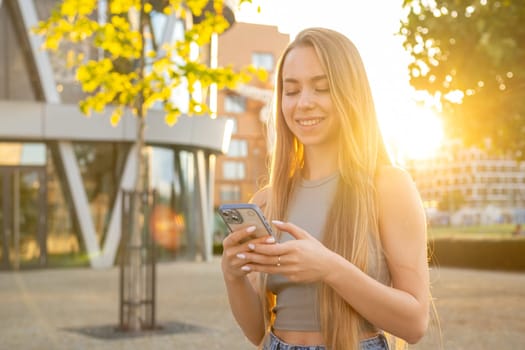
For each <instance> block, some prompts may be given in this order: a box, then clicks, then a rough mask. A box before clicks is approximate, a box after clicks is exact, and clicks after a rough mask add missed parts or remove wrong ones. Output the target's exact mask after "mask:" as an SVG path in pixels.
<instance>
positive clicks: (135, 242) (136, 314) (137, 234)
mask: <svg viewBox="0 0 525 350" xmlns="http://www.w3.org/2000/svg"><path fill="white" fill-rule="evenodd" d="M143 9H144V0H141V4H140V20H139V30H140V31H141V36H140V37H141V41H142V54H141V56H140V59H139V81H143V79H144V64H145V62H144V46H145V45H144V44H145V43H144V25H145V18H144V11H143ZM143 105H144V94H143V92H141V93H140V95H139V98H138V101H137V107H136V108H137V116H136V117H137V119H138V123H137V139H136V140H135V151H136V152H137V167H136V175H137V177H136V179H135V188H134V192H135V195H134V196H133V200H132V206H131V208H132V218H131V222H132V225H131V230H130V231H131V235H130V245H131V250H130V252H129V253H130V256H129V257H130V258H129V264H130V281H129V282H130V288H131V295H130V306H129V309H128V310H129V329H130V330H131V331H140V330H141V329H142V321H143V320H141V310H142V301H143V299H144V296H143V292H144V290H145V286H144V282H145V281H144V280H145V276H144V273H143V271H142V270H143V265H144V264H143V261H142V245H143V237H142V230H141V229H142V228H143V227H146V226H145V225H147V223H146V222H145V220H144V219H145V215H144V214H145V212H146V211H145V210H144V208H141V206H142V205H143V204H144V201H142V200H141V196H142V194H145V193H146V192H147V190H148V185H149V184H148V176H147V164H148V155H147V152H146V146H145V138H144V130H145V124H146V120H145V118H146V115H145V111H144V108H143Z"/></svg>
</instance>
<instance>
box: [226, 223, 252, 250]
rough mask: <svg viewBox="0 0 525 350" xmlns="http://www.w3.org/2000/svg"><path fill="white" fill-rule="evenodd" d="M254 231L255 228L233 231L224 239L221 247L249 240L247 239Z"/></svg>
mask: <svg viewBox="0 0 525 350" xmlns="http://www.w3.org/2000/svg"><path fill="white" fill-rule="evenodd" d="M255 229H256V227H255V226H248V227H246V228H244V229H241V230H237V231H233V232H232V233H230V234H229V235H227V236H226V237H225V238H224V240H223V241H222V245H223V246H224V247H231V246H235V245H239V244H240V243H241V242H243V241H245V240H247V239H249V237H251V236H252V235H253V232H254V231H255Z"/></svg>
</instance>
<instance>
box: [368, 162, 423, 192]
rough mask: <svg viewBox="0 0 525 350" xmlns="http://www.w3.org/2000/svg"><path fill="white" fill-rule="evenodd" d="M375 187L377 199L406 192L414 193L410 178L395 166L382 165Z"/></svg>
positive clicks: (412, 181) (413, 184)
mask: <svg viewBox="0 0 525 350" xmlns="http://www.w3.org/2000/svg"><path fill="white" fill-rule="evenodd" d="M375 185H376V189H377V193H378V195H379V197H382V196H383V195H389V194H396V193H401V192H405V193H406V191H407V190H408V191H416V192H417V190H416V187H415V183H414V180H413V179H412V176H411V175H410V174H409V173H408V171H406V170H405V169H403V168H401V167H399V166H395V165H384V166H382V167H381V168H379V169H378V172H377V174H376V178H375Z"/></svg>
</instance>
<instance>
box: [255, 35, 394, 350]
mask: <svg viewBox="0 0 525 350" xmlns="http://www.w3.org/2000/svg"><path fill="white" fill-rule="evenodd" d="M304 46H308V47H312V48H313V49H314V50H315V52H316V53H317V56H318V58H319V61H320V62H321V65H322V67H323V70H324V72H325V74H326V76H327V79H328V82H329V88H330V91H331V98H332V103H333V105H334V108H335V110H336V113H337V115H336V117H337V118H339V120H340V126H341V128H340V132H339V137H338V142H339V145H338V169H339V173H340V180H339V184H338V190H337V194H336V197H335V198H334V201H333V204H332V207H331V209H330V211H329V214H328V218H327V225H326V227H325V229H324V234H323V243H324V244H325V245H326V246H327V247H328V248H329V249H331V250H333V251H334V252H336V253H338V254H340V255H341V256H343V257H345V258H346V259H348V260H349V261H351V262H352V263H353V264H355V265H356V266H357V267H359V268H360V269H362V270H363V271H368V268H369V266H368V261H369V251H370V250H371V249H375V248H378V246H379V228H378V209H377V201H376V191H375V186H374V178H375V175H376V172H377V170H378V167H379V166H381V165H385V164H390V163H391V162H390V159H389V157H388V153H387V150H386V147H385V145H384V142H383V138H382V135H381V132H380V128H379V124H378V121H377V118H376V112H375V108H374V103H373V99H372V93H371V90H370V86H369V83H368V78H367V76H366V72H365V68H364V65H363V62H362V60H361V57H360V55H359V53H358V51H357V49H356V47H355V46H354V44H353V43H352V42H351V41H350V40H349V39H348V38H346V37H345V36H344V35H342V34H340V33H338V32H336V31H333V30H329V29H325V28H309V29H305V30H303V31H302V32H300V33H299V34H298V35H297V36H296V37H295V39H294V40H293V41H292V42H291V43H290V44H289V46H288V47H287V49H286V50H285V51H284V53H283V55H282V56H281V59H280V61H279V64H278V68H277V74H276V89H275V98H274V102H275V104H274V110H273V118H272V123H273V127H274V128H275V140H274V145H273V152H272V158H271V164H270V174H269V183H268V187H269V195H268V196H267V202H266V206H265V212H266V215H267V216H268V217H269V218H271V219H278V220H286V219H287V208H288V203H289V202H288V201H289V196H290V194H291V193H292V192H293V190H294V187H295V185H296V183H297V181H298V179H299V178H300V170H301V168H302V167H303V165H304V162H305V159H304V147H303V145H302V144H301V143H300V142H299V140H298V139H297V138H296V137H295V136H294V135H293V134H292V132H291V131H290V130H289V129H288V127H287V125H286V123H285V121H284V117H283V114H282V110H281V102H282V90H283V82H282V67H283V62H284V60H285V59H286V57H287V55H288V53H289V52H290V51H291V50H293V49H294V48H296V47H304ZM371 238H372V239H371ZM263 288H265V286H264V285H263ZM272 302H273V301H272V298H270V299H269V303H267V305H266V315H267V316H269V315H270V310H271V307H272ZM319 306H320V313H321V331H322V333H323V336H324V339H325V343H326V345H327V347H328V348H330V349H334V350H340V349H358V348H359V340H360V336H361V333H362V331H363V329H362V325H363V319H362V317H361V316H360V315H359V314H358V313H356V312H355V311H354V310H353V309H352V307H351V306H350V305H349V304H348V303H347V302H346V301H345V300H343V299H342V298H341V297H340V296H339V295H338V294H337V293H336V292H334V291H333V290H332V289H331V288H329V287H328V286H326V285H323V286H321V287H320V290H319Z"/></svg>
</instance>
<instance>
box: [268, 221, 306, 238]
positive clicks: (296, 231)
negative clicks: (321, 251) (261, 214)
mask: <svg viewBox="0 0 525 350" xmlns="http://www.w3.org/2000/svg"><path fill="white" fill-rule="evenodd" d="M272 224H274V225H275V227H277V228H278V229H279V230H281V231H285V232H288V233H289V234H290V235H292V237H294V238H295V239H308V238H311V237H312V236H311V235H310V234H308V232H306V231H305V230H303V229H302V228H300V227H299V226H296V225H294V224H292V223H291V222H282V221H279V220H272Z"/></svg>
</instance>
